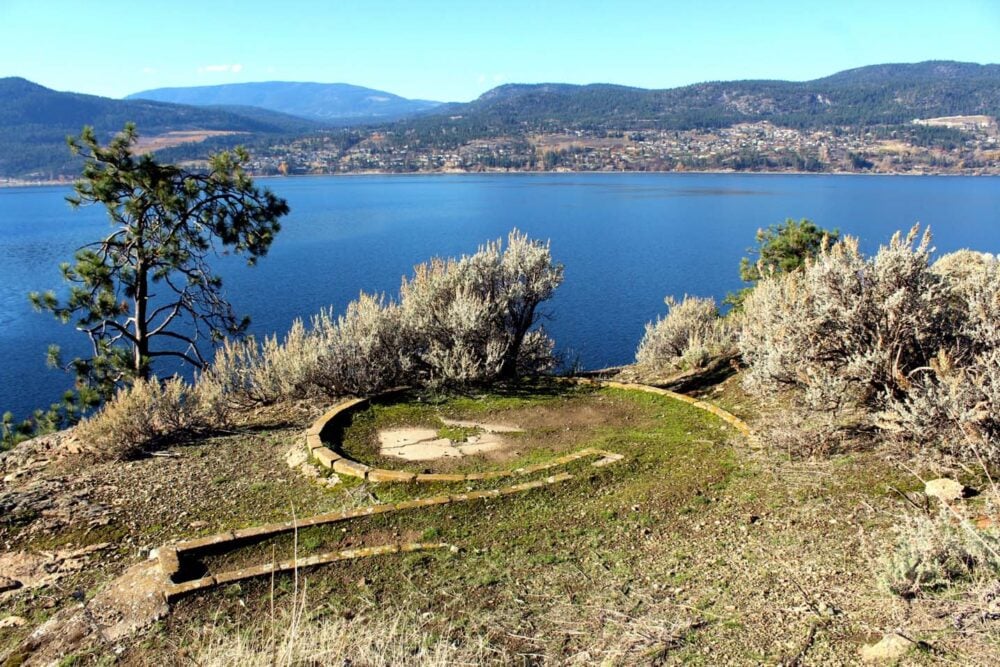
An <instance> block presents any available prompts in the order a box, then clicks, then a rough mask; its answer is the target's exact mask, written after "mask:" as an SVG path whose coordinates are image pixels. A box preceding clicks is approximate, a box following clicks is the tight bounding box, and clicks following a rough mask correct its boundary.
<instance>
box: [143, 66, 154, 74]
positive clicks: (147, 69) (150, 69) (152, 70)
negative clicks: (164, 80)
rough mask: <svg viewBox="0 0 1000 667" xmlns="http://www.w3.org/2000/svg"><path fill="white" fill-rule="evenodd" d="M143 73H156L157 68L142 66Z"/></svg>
mask: <svg viewBox="0 0 1000 667" xmlns="http://www.w3.org/2000/svg"><path fill="white" fill-rule="evenodd" d="M142 73H143V74H156V68H155V67H143V68H142Z"/></svg>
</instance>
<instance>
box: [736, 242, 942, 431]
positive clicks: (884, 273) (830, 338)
mask: <svg viewBox="0 0 1000 667" xmlns="http://www.w3.org/2000/svg"><path fill="white" fill-rule="evenodd" d="M918 239H919V241H918ZM930 252H931V250H930V234H929V233H927V232H925V233H924V234H923V236H922V237H920V233H919V228H918V227H914V228H913V229H911V230H910V232H909V234H907V235H906V236H903V235H901V234H899V233H897V234H896V235H894V236H893V238H892V240H891V241H890V242H889V244H888V245H886V246H883V247H881V248H880V249H879V251H878V252H877V253H876V254H875V256H874V257H871V258H866V257H864V256H863V255H862V254H861V252H860V251H859V250H858V242H857V239H855V238H852V237H847V238H845V239H844V240H843V241H841V242H839V243H837V244H834V245H832V246H830V245H827V246H825V247H824V248H823V249H822V250H821V251H820V253H819V254H818V255H817V256H816V257H815V258H814V259H810V260H808V261H807V262H806V263H805V265H804V266H803V267H802V268H801V269H799V270H797V271H793V272H791V273H788V274H785V275H782V276H773V277H769V278H765V279H764V280H762V281H761V282H760V283H759V284H758V285H757V287H756V288H755V289H754V290H753V292H752V293H751V294H750V295H749V296H748V297H747V299H746V300H745V301H744V313H743V320H742V326H741V331H740V335H739V348H740V351H741V353H742V355H743V358H744V360H745V361H746V363H747V365H748V373H747V375H746V384H747V387H748V388H749V389H750V390H752V391H757V392H764V393H774V392H776V391H780V390H782V389H788V388H792V389H797V390H799V391H798V392H797V396H798V397H799V398H801V399H803V401H804V402H805V404H806V405H807V407H808V408H809V409H812V410H834V411H836V410H844V409H856V410H858V411H859V414H861V415H863V417H864V418H865V419H869V420H870V419H873V418H874V415H875V414H876V413H877V412H879V411H881V410H883V409H884V408H885V407H886V404H887V401H891V400H898V399H900V398H902V397H904V396H905V395H906V392H907V391H908V389H909V388H910V387H911V386H912V374H913V373H914V372H915V371H916V370H917V369H920V368H923V367H925V366H926V365H927V363H928V359H929V358H930V356H931V355H933V354H935V353H936V352H937V350H939V349H942V347H946V346H947V345H948V343H949V341H950V339H951V333H950V332H951V331H952V330H953V329H954V327H955V326H956V325H955V322H956V315H957V314H956V311H955V309H954V304H953V302H952V301H951V299H950V293H949V292H948V289H947V284H946V281H945V279H943V278H942V277H941V276H939V275H938V274H936V273H934V272H933V271H931V268H930V263H929V258H930Z"/></svg>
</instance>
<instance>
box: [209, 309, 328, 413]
mask: <svg viewBox="0 0 1000 667" xmlns="http://www.w3.org/2000/svg"><path fill="white" fill-rule="evenodd" d="M317 356H318V349H317V346H316V341H315V336H313V335H312V333H311V332H307V331H306V329H305V327H304V326H303V324H302V321H301V320H296V321H295V322H293V323H292V327H291V329H289V331H288V334H287V335H286V336H285V339H284V340H283V341H282V342H280V343H279V342H278V338H277V336H270V337H268V338H265V339H264V342H263V344H259V343H258V342H257V341H256V340H255V339H254V338H253V337H252V336H251V337H248V338H245V339H242V340H236V341H232V340H227V341H225V342H224V343H223V345H222V347H220V348H219V350H218V352H217V353H216V356H215V360H214V362H213V363H212V365H211V366H210V367H209V368H208V369H206V371H205V372H204V373H202V375H201V377H200V378H199V380H198V383H199V385H201V384H204V385H206V386H213V388H214V390H215V391H216V392H217V393H218V394H220V395H221V396H223V397H224V398H225V400H227V401H228V402H229V403H230V404H231V405H232V406H233V407H237V408H239V407H248V406H251V405H267V404H270V403H274V402H276V401H279V400H284V399H290V398H301V397H302V396H304V395H306V394H307V393H308V390H309V387H308V383H309V379H310V377H311V376H312V374H313V372H314V369H315V365H316V361H317Z"/></svg>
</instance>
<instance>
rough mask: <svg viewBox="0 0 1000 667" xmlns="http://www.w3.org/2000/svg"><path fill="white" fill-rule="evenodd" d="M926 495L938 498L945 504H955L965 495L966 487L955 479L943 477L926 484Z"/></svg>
mask: <svg viewBox="0 0 1000 667" xmlns="http://www.w3.org/2000/svg"><path fill="white" fill-rule="evenodd" d="M924 493H926V494H927V495H928V496H930V497H931V498H937V499H938V500H940V501H941V502H943V503H953V502H955V501H956V500H961V499H962V496H963V495H964V493H965V487H964V486H962V485H961V484H959V483H958V482H956V481H955V480H953V479H948V478H946V477H942V478H941V479H932V480H931V481H929V482H927V483H925V484H924Z"/></svg>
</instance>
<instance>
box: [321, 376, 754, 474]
mask: <svg viewBox="0 0 1000 667" xmlns="http://www.w3.org/2000/svg"><path fill="white" fill-rule="evenodd" d="M560 380H561V381H564V382H570V383H573V384H588V385H596V386H600V387H611V388H614V389H625V390H630V391H643V392H646V393H649V394H657V395H659V396H667V397H670V398H673V399H676V400H678V401H682V402H684V403H687V404H689V405H691V406H693V407H696V408H698V409H700V410H705V411H707V412H710V413H712V414H713V415H715V416H716V417H718V418H719V419H721V420H722V421H724V422H726V423H727V424H729V425H731V426H732V427H734V428H735V429H736V430H737V431H739V432H740V433H741V434H742V435H744V436H747V437H750V435H751V432H750V427H749V426H747V424H746V422H744V421H743V420H742V419H740V418H739V417H737V416H735V415H733V414H731V413H729V412H727V411H725V410H723V409H722V408H720V407H718V406H717V405H713V404H711V403H708V402H706V401H702V400H698V399H696V398H692V397H690V396H686V395H684V394H679V393H677V392H675V391H670V390H669V389H660V388H658V387H651V386H649V385H644V384H633V383H626V382H615V381H611V380H598V379H593V378H587V377H574V378H560ZM399 391H400V390H399V389H394V390H392V391H390V392H387V393H385V394H380V395H379V396H377V397H375V398H380V397H384V396H388V395H391V394H394V393H398V392H399ZM370 400H371V399H367V398H352V399H349V400H346V401H342V402H340V403H338V404H336V405H334V406H333V407H332V408H330V409H329V410H327V411H326V412H325V413H324V414H323V416H321V417H320V418H319V419H317V420H316V421H314V422H313V423H312V425H311V426H310V427H309V429H308V430H306V434H305V439H306V449H308V450H309V454H310V455H311V456H312V457H313V458H314V459H315V460H316V461H317V462H318V463H319V464H320V465H322V466H323V467H325V468H330V469H332V470H333V471H334V472H336V473H338V474H340V475H347V476H349V477H357V478H358V479H364V480H368V481H370V482H406V483H409V482H470V481H479V480H488V479H501V478H504V477H516V476H518V475H528V474H532V473H536V472H541V471H543V470H548V469H550V468H556V467H559V466H562V465H565V464H567V463H570V462H571V461H575V460H577V459H581V458H585V457H588V456H601V457H603V458H601V459H599V460H597V461H595V462H594V463H593V464H592V465H594V466H598V467H599V466H603V465H607V463H608V462H609V461H608V460H609V459H614V460H618V459H620V458H621V454H616V453H614V452H606V451H604V450H598V449H593V448H588V449H583V450H580V451H578V452H574V453H572V454H567V455H565V456H560V457H559V458H556V459H554V460H552V461H549V462H547V463H543V464H538V465H534V466H528V467H526V468H515V469H513V470H501V471H496V472H485V473H469V474H445V473H416V472H410V471H407V470H390V469H387V468H373V467H371V466H368V465H366V464H364V463H361V462H360V461H355V460H353V459H351V458H349V457H348V456H346V455H344V453H343V450H342V448H341V447H340V446H339V443H331V446H327V444H326V443H324V442H323V433H324V432H326V430H327V429H328V428H329V427H330V426H331V424H332V423H333V422H334V420H336V419H339V418H340V417H342V416H343V415H346V414H348V413H349V412H350V411H351V410H353V409H355V408H357V407H358V406H361V405H365V404H367V403H369V402H370Z"/></svg>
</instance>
